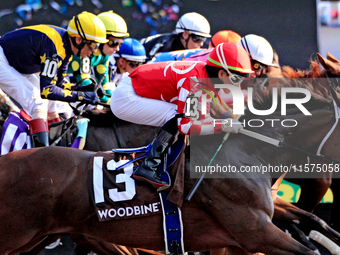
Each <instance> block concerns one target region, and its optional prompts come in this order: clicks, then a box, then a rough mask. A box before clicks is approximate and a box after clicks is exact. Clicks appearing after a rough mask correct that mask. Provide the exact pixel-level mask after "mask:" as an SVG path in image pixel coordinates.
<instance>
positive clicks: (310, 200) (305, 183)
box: [286, 173, 332, 212]
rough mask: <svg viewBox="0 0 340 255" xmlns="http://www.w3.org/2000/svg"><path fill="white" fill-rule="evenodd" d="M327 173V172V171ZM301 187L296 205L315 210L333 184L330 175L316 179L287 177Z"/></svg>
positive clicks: (306, 209) (309, 210)
mask: <svg viewBox="0 0 340 255" xmlns="http://www.w3.org/2000/svg"><path fill="white" fill-rule="evenodd" d="M326 174H327V173H326ZM286 180H287V181H289V182H292V183H295V184H297V185H299V186H300V187H301V194H300V198H299V200H298V202H297V203H296V206H297V207H299V208H301V209H303V210H305V211H307V212H313V211H314V209H315V207H316V206H317V205H318V204H319V203H320V201H321V200H322V198H323V197H324V195H325V194H326V192H327V190H328V188H329V187H330V186H331V183H332V179H331V177H330V176H325V177H323V178H314V179H286Z"/></svg>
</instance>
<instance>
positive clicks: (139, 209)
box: [88, 150, 185, 221]
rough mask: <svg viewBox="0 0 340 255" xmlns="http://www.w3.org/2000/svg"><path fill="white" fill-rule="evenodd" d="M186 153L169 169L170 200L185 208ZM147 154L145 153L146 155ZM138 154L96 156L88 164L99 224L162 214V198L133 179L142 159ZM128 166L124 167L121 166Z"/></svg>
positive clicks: (90, 189)
mask: <svg viewBox="0 0 340 255" xmlns="http://www.w3.org/2000/svg"><path fill="white" fill-rule="evenodd" d="M183 151H184V150H182V152H181V154H180V155H179V157H178V158H177V160H176V161H175V162H174V163H173V165H171V166H170V167H169V171H170V176H171V179H172V183H173V186H172V189H171V191H170V192H169V195H168V198H167V199H168V200H169V201H171V202H172V203H174V204H175V205H177V206H178V207H181V206H182V203H183V189H184V162H185V155H184V152H183ZM143 153H144V152H143ZM136 156H137V157H138V156H141V155H138V154H136V153H132V154H125V153H124V154H121V153H116V152H112V153H104V152H98V153H96V154H94V156H93V157H92V159H91V161H90V164H89V170H90V171H89V178H88V190H89V193H90V198H91V202H92V204H93V206H94V209H95V211H96V214H97V216H98V219H99V221H108V220H120V219H131V218H136V217H145V216H151V215H155V214H160V213H162V208H161V204H160V198H159V195H158V193H157V192H155V191H154V189H152V187H151V186H149V185H147V184H145V183H139V182H136V181H135V180H134V179H132V178H131V175H132V172H133V167H134V166H136V165H137V164H139V163H141V162H142V161H143V159H141V160H137V161H135V162H132V163H128V162H129V161H130V160H131V159H134V158H135V157H136ZM127 163H128V164H127ZM124 164H126V165H125V166H124V167H122V168H120V166H122V165H124Z"/></svg>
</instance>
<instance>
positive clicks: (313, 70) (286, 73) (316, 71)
mask: <svg viewBox="0 0 340 255" xmlns="http://www.w3.org/2000/svg"><path fill="white" fill-rule="evenodd" d="M309 61H310V66H309V70H300V69H293V68H292V67H290V66H283V67H282V70H281V71H282V75H283V77H286V78H326V72H325V70H323V69H322V68H321V67H320V65H319V63H318V61H317V60H313V59H312V58H311V59H310V60H309Z"/></svg>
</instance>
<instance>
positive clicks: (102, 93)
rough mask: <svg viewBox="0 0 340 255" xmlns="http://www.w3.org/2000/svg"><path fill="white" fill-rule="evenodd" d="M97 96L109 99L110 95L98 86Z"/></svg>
mask: <svg viewBox="0 0 340 255" xmlns="http://www.w3.org/2000/svg"><path fill="white" fill-rule="evenodd" d="M97 94H98V96H99V97H103V96H106V97H111V95H110V94H108V93H106V91H105V89H104V88H103V87H102V86H99V88H98V90H97Z"/></svg>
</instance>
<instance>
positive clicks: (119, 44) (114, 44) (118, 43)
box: [107, 40, 123, 48]
mask: <svg viewBox="0 0 340 255" xmlns="http://www.w3.org/2000/svg"><path fill="white" fill-rule="evenodd" d="M122 44H123V43H120V42H118V41H116V40H109V41H108V42H107V45H109V46H110V47H111V48H114V47H117V46H122Z"/></svg>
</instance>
